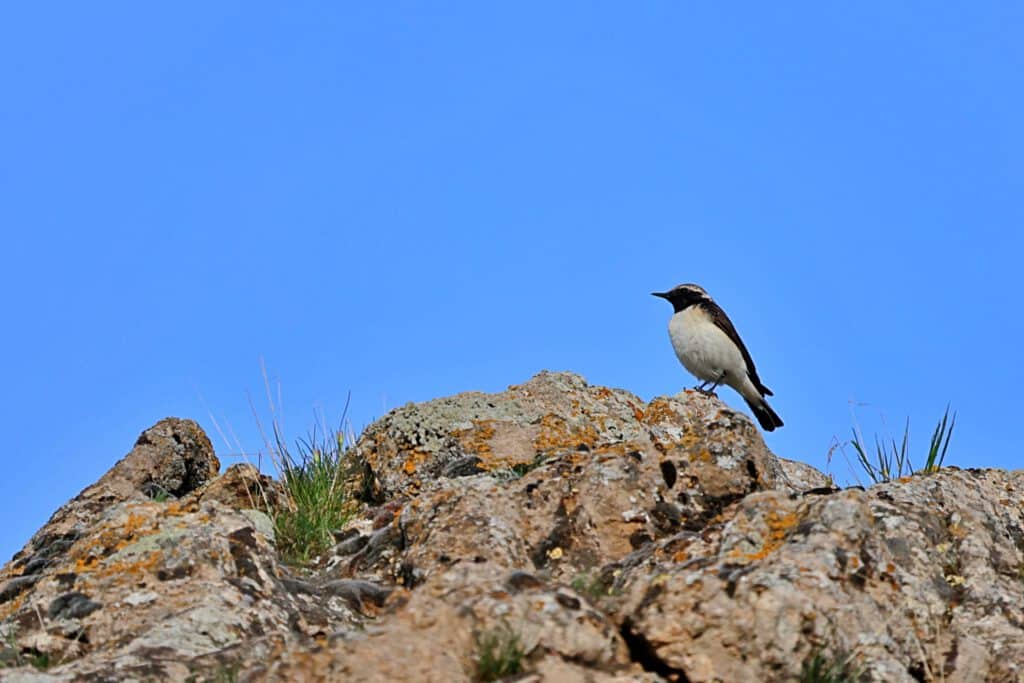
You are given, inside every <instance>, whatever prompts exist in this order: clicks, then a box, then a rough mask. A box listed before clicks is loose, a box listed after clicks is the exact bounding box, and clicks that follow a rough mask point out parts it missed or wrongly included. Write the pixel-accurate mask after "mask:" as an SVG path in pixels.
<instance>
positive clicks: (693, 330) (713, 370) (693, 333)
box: [653, 284, 782, 432]
mask: <svg viewBox="0 0 1024 683" xmlns="http://www.w3.org/2000/svg"><path fill="white" fill-rule="evenodd" d="M653 294H654V296H660V297H661V298H662V299H668V301H669V302H670V303H671V304H672V307H673V309H675V313H674V314H673V315H672V319H671V320H670V321H669V323H668V334H669V338H671V340H672V348H673V349H675V352H676V356H677V357H678V358H679V361H680V362H681V363H682V364H683V367H685V368H686V369H687V370H688V371H689V372H690V373H691V374H692V375H694V376H695V377H697V378H698V379H700V380H702V381H703V382H704V383H703V384H702V385H701V387H700V388H701V389H703V388H704V387H706V386H707V385H709V384H710V385H711V390H714V388H715V387H717V386H718V385H719V384H724V385H726V386H730V387H732V388H733V389H735V390H736V391H737V392H738V393H739V395H740V396H742V397H743V399H744V400H745V401H746V402H747V405H748V406H750V409H751V410H752V411H753V412H754V416H755V417H757V421H758V422H760V423H761V427H763V428H764V430H765V431H768V432H770V431H772V430H773V429H775V428H776V427H781V426H782V419H781V418H779V416H778V415H777V414H776V413H775V411H774V410H772V408H771V406H769V405H768V402H767V401H766V400H765V396H771V395H772V392H771V390H770V389H769V388H768V387H766V386H765V385H764V384H762V383H761V379H760V378H759V377H758V376H757V368H756V367H754V360H753V359H752V358H751V357H750V352H749V351H747V347H746V346H745V345H744V344H743V340H742V339H740V335H739V334H738V333H737V332H736V328H735V327H734V326H733V324H732V321H731V320H729V316H727V315H726V314H725V311H723V310H722V308H721V307H720V306H719V305H718V304H716V303H715V302H714V300H713V299H712V298H711V297H710V296H708V293H707V292H705V291H704V289H703V288H702V287H699V286H698V285H694V284H685V285H679V286H678V287H676V288H675V289H671V290H669V291H667V292H654V293H653Z"/></svg>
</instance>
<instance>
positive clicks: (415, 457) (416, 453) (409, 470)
mask: <svg viewBox="0 0 1024 683" xmlns="http://www.w3.org/2000/svg"><path fill="white" fill-rule="evenodd" d="M428 457H430V456H429V455H428V454H427V453H426V452H425V451H421V450H418V449H417V450H413V451H412V452H410V453H409V455H408V456H407V457H406V458H405V462H403V463H402V471H403V472H405V473H406V474H408V475H413V474H416V470H417V469H418V468H419V466H420V465H422V464H423V463H424V462H426V460H427V458H428Z"/></svg>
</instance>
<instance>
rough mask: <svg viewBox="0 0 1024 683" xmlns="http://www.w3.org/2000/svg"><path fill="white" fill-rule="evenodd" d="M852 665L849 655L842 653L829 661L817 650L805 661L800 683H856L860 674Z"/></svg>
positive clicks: (801, 670)
mask: <svg viewBox="0 0 1024 683" xmlns="http://www.w3.org/2000/svg"><path fill="white" fill-rule="evenodd" d="M851 663H852V661H851V657H850V656H849V655H845V654H842V653H840V654H838V655H836V656H834V657H833V658H831V659H829V658H828V657H826V656H825V653H824V652H822V651H821V650H815V651H814V652H812V653H811V654H810V655H808V656H807V658H806V659H804V661H803V666H802V667H801V668H800V683H854V681H857V680H858V679H859V678H860V672H859V671H856V670H854V669H853V668H852V667H851Z"/></svg>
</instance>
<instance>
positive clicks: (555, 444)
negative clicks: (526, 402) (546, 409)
mask: <svg viewBox="0 0 1024 683" xmlns="http://www.w3.org/2000/svg"><path fill="white" fill-rule="evenodd" d="M596 443H597V430H596V429H594V426H593V425H592V424H590V423H584V424H583V425H582V426H581V427H577V428H573V427H571V426H570V425H569V424H568V423H567V422H566V421H565V419H563V418H561V417H559V416H558V415H555V414H554V413H548V414H547V415H545V416H544V417H542V418H541V420H540V432H539V433H538V434H537V437H536V438H535V439H534V440H533V447H534V448H535V449H536V450H537V452H538V453H548V452H551V451H574V450H576V449H578V448H579V447H580V446H581V445H582V446H586V447H588V448H593V446H594V445H595V444H596Z"/></svg>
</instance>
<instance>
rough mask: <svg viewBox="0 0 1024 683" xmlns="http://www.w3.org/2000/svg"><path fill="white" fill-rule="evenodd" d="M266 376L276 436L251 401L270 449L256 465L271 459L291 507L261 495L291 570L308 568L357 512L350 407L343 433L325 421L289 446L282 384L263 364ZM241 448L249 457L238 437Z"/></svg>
mask: <svg viewBox="0 0 1024 683" xmlns="http://www.w3.org/2000/svg"><path fill="white" fill-rule="evenodd" d="M260 370H261V371H262V374H263V385H264V388H265V389H266V396H267V404H268V406H269V408H270V425H271V431H270V438H268V435H267V430H265V429H264V426H263V421H262V420H261V419H260V414H259V411H257V410H256V406H255V405H254V404H253V401H252V397H250V398H249V406H250V408H251V409H252V414H253V417H254V418H255V420H256V426H257V428H258V429H259V432H260V435H261V436H262V437H263V444H264V447H265V449H266V451H260V452H259V453H258V454H257V458H258V459H257V462H256V463H254V465H255V467H256V468H257V469H258V470H261V471H262V470H263V454H264V452H266V453H268V454H269V458H270V460H271V462H272V464H273V467H274V469H275V470H276V471H277V478H278V480H279V481H280V482H281V483H282V484H283V486H284V492H285V494H286V496H287V502H285V503H278V502H273V503H272V502H271V501H272V500H273V497H269V496H267V494H266V492H265V491H261V495H262V497H263V504H264V506H265V509H267V510H268V512H269V513H270V517H271V519H272V520H273V522H274V537H275V541H276V544H277V551H278V555H279V556H280V557H281V559H282V560H283V561H284V562H286V563H288V564H291V565H294V566H308V565H309V564H310V563H311V562H312V561H313V560H314V559H315V558H317V557H318V556H322V555H323V554H325V553H326V552H327V551H329V550H330V549H331V548H332V547H333V546H334V536H333V534H332V532H333V531H337V530H338V529H340V528H342V527H343V526H344V525H345V523H346V522H347V521H348V519H349V518H350V516H351V514H352V510H353V508H354V505H353V501H352V496H350V495H349V486H350V480H351V478H352V474H353V473H354V467H353V462H352V458H350V457H349V452H348V444H349V442H350V441H351V439H349V438H348V437H347V436H346V434H349V433H350V431H349V432H346V430H345V426H346V421H345V416H346V415H347V414H348V401H347V400H346V402H345V409H344V411H343V413H342V416H341V420H340V422H339V424H340V425H341V426H340V427H338V428H337V429H329V428H327V426H326V423H325V421H324V420H323V419H322V416H321V417H320V419H319V420H318V424H319V426H314V428H313V429H312V430H311V431H310V432H309V436H307V438H305V439H299V440H297V441H295V443H294V445H293V446H289V445H288V442H287V439H286V438H285V437H284V433H285V430H284V426H283V423H282V420H281V418H280V415H281V406H282V405H283V401H282V398H281V387H280V383H276V387H275V388H276V392H275V391H273V390H272V389H271V382H270V378H269V376H268V374H267V368H266V365H265V364H264V363H263V359H262V358H261V359H260ZM275 394H276V400H275ZM210 418H211V420H212V421H213V424H214V426H215V427H216V428H217V430H218V431H219V432H220V433H221V437H222V438H224V440H225V441H228V439H227V437H226V436H225V435H224V432H223V431H222V430H221V429H220V425H219V424H218V423H217V421H216V419H215V418H214V417H213V415H212V414H211V416H210ZM229 428H230V425H229ZM232 436H234V434H233V432H232ZM235 443H236V444H237V445H238V448H239V451H241V452H242V453H243V455H244V454H245V450H244V449H243V448H242V446H241V444H240V443H239V442H238V439H237V437H236V438H235ZM246 459H247V460H248V458H246Z"/></svg>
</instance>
